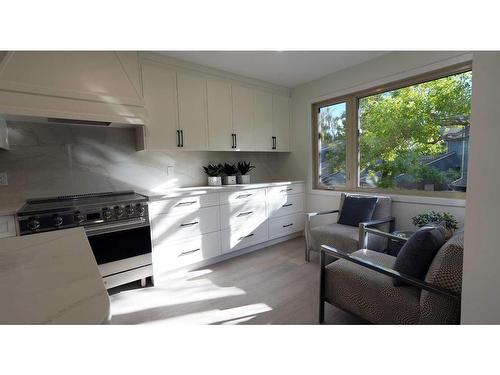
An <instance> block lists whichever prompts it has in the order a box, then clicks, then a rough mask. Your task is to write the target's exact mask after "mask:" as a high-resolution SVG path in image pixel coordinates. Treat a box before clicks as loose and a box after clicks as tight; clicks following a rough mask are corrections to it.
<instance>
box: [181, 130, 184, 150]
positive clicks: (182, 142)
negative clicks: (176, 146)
mask: <svg viewBox="0 0 500 375" xmlns="http://www.w3.org/2000/svg"><path fill="white" fill-rule="evenodd" d="M181 147H184V130H181Z"/></svg>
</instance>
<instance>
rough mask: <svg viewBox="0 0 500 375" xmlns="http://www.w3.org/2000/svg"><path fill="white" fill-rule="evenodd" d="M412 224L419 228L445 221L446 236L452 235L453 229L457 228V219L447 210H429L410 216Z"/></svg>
mask: <svg viewBox="0 0 500 375" xmlns="http://www.w3.org/2000/svg"><path fill="white" fill-rule="evenodd" d="M411 220H412V222H413V224H414V225H415V226H417V227H419V228H422V227H425V226H429V225H437V224H439V223H443V222H444V223H445V225H446V229H447V230H448V235H447V238H450V237H451V236H452V235H453V231H455V230H457V229H458V221H457V220H456V219H455V217H454V216H453V215H452V214H450V213H449V212H435V211H430V212H427V213H424V214H419V215H416V216H414V217H412V218H411Z"/></svg>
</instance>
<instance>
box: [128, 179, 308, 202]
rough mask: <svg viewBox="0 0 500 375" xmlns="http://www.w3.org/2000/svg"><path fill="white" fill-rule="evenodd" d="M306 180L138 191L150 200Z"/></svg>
mask: <svg viewBox="0 0 500 375" xmlns="http://www.w3.org/2000/svg"><path fill="white" fill-rule="evenodd" d="M303 182H304V181H278V182H261V183H254V184H238V185H223V186H193V187H185V188H175V189H170V190H167V191H140V190H139V191H137V192H138V193H139V194H142V195H145V196H147V197H149V199H150V200H159V199H168V198H175V197H181V196H189V195H201V194H213V193H222V192H227V191H238V190H249V189H259V188H266V187H271V186H284V185H290V184H298V183H303Z"/></svg>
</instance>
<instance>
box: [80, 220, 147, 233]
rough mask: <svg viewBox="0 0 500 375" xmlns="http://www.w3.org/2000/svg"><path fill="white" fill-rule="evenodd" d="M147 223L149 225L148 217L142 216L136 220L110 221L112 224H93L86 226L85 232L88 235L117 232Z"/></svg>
mask: <svg viewBox="0 0 500 375" xmlns="http://www.w3.org/2000/svg"><path fill="white" fill-rule="evenodd" d="M147 225H148V223H147V222H146V219H143V218H141V219H135V220H128V221H125V222H121V223H110V224H106V225H96V226H92V227H86V228H85V233H86V234H87V235H89V236H91V235H93V234H101V233H107V232H116V231H118V230H124V229H133V228H139V227H144V226H147Z"/></svg>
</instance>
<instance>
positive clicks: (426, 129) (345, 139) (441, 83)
mask: <svg viewBox="0 0 500 375" xmlns="http://www.w3.org/2000/svg"><path fill="white" fill-rule="evenodd" d="M470 70H471V65H470V63H468V64H463V65H459V66H454V67H450V68H447V69H443V70H440V71H436V72H433V73H428V74H426V75H423V76H419V77H414V78H413V79H408V80H405V81H400V82H396V83H393V84H389V85H384V86H382V87H375V88H373V89H370V90H365V91H363V92H358V93H355V94H352V95H348V96H345V97H342V98H333V99H331V100H327V101H323V102H320V103H315V104H313V107H312V110H313V150H314V153H315V157H314V158H313V159H314V171H315V173H314V175H313V178H314V181H313V182H314V187H315V188H317V189H338V190H347V191H367V192H370V191H371V192H391V193H397V194H416V195H430V196H450V197H451V196H455V197H463V196H464V193H465V191H466V187H467V162H468V151H469V129H470V125H471V124H470V107H471V90H472V73H471V71H470Z"/></svg>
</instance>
